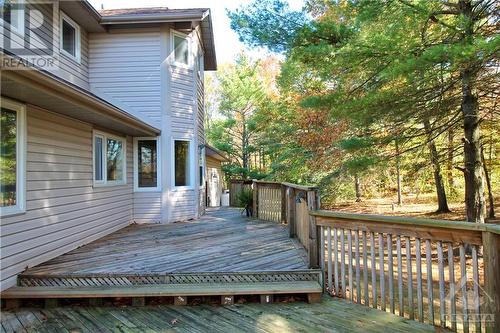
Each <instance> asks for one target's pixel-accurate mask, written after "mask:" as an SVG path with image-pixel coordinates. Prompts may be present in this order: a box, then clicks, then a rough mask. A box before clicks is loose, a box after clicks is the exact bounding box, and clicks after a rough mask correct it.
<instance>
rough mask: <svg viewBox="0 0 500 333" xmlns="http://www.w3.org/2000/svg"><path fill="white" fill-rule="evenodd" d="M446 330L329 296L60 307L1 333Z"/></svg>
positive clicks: (5, 325) (23, 313) (22, 313)
mask: <svg viewBox="0 0 500 333" xmlns="http://www.w3.org/2000/svg"><path fill="white" fill-rule="evenodd" d="M438 330H439V331H441V332H443V331H446V330H442V329H441V330H440V329H436V328H434V327H433V326H430V325H426V324H422V323H419V322H416V321H413V320H407V319H404V318H401V317H398V316H395V315H391V314H389V313H386V312H382V311H379V310H374V309H370V308H368V307H363V306H359V305H355V304H352V303H348V302H346V301H344V300H339V299H334V298H331V297H328V296H324V297H323V299H322V301H321V302H320V303H317V304H305V303H300V302H296V303H274V304H266V305H262V304H257V303H249V304H237V305H231V306H222V307H221V306H217V307H216V306H211V305H199V306H190V307H179V306H172V305H157V306H146V307H140V308H137V307H60V308H53V309H22V310H18V311H15V312H8V311H3V312H2V325H1V332H2V333H3V332H5V333H10V332H18V333H22V332H47V333H48V332H50V333H59V332H72V333H77V332H81V333H84V332H137V333H139V332H214V333H217V332H360V333H361V332H362V333H365V332H373V333H375V332H384V333H392V332H395V333H407V332H415V333H423V332H436V331H438Z"/></svg>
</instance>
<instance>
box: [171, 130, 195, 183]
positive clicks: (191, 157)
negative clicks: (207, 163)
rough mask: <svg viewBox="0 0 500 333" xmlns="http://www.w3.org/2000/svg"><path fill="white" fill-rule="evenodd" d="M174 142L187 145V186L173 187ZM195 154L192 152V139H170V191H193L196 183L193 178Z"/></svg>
mask: <svg viewBox="0 0 500 333" xmlns="http://www.w3.org/2000/svg"><path fill="white" fill-rule="evenodd" d="M175 141H185V142H188V143H189V156H188V158H189V185H183V186H176V185H175ZM195 159H196V156H195V152H194V141H193V139H190V138H183V137H174V138H172V163H171V169H172V170H171V177H172V185H171V189H172V191H178V190H194V189H195V188H196V187H197V185H195V182H196V176H195V172H196V169H195V164H196V163H194V162H195Z"/></svg>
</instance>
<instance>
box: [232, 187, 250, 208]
mask: <svg viewBox="0 0 500 333" xmlns="http://www.w3.org/2000/svg"><path fill="white" fill-rule="evenodd" d="M236 204H237V205H238V207H252V206H253V191H252V189H250V188H242V189H241V190H240V191H239V192H238V193H237V194H236Z"/></svg>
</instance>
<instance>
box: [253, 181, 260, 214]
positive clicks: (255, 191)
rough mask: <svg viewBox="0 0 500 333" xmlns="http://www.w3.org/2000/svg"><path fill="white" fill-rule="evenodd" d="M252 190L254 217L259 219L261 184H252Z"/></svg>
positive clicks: (254, 182)
mask: <svg viewBox="0 0 500 333" xmlns="http://www.w3.org/2000/svg"><path fill="white" fill-rule="evenodd" d="M252 189H253V208H252V212H253V217H254V218H256V219H258V218H259V183H257V182H256V181H255V180H254V181H253V182H252Z"/></svg>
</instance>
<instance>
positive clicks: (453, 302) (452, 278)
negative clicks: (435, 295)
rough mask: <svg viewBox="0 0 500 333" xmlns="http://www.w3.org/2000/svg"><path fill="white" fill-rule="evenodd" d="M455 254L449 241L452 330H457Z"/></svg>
mask: <svg viewBox="0 0 500 333" xmlns="http://www.w3.org/2000/svg"><path fill="white" fill-rule="evenodd" d="M454 260H455V256H454V255H453V244H452V243H448V274H449V278H448V280H449V285H450V320H451V329H452V331H455V332H456V330H457V299H456V295H455V292H456V291H455V262H454Z"/></svg>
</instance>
